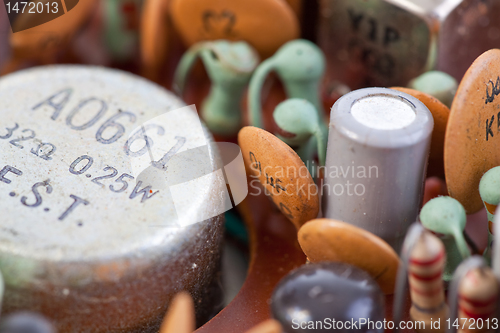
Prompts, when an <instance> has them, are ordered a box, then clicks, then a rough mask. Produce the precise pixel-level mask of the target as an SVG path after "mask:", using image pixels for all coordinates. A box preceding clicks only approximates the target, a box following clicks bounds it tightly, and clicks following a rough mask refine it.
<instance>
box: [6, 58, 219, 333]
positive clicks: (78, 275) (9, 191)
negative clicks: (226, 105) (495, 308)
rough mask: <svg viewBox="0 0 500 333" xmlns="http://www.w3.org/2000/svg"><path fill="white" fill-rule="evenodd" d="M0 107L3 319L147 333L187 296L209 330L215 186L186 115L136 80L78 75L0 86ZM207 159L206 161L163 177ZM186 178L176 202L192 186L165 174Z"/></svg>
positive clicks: (56, 70)
mask: <svg viewBox="0 0 500 333" xmlns="http://www.w3.org/2000/svg"><path fill="white" fill-rule="evenodd" d="M0 100H1V101H2V106H1V109H0V119H2V120H1V121H0V198H1V199H0V209H1V212H2V214H1V218H0V220H1V222H0V270H1V272H2V274H3V276H4V279H5V285H6V291H5V297H4V302H3V305H2V311H4V312H6V313H9V312H14V311H19V310H31V311H35V312H40V313H42V314H43V315H45V316H47V317H48V318H49V319H51V320H52V321H53V322H54V324H55V325H56V327H57V329H58V332H154V331H156V332H157V331H158V327H159V324H160V322H161V320H162V318H163V316H164V315H165V311H166V308H167V305H168V302H169V300H170V298H171V297H172V296H173V295H174V294H175V293H177V292H179V291H181V290H187V291H189V292H190V293H191V294H192V295H193V297H194V299H195V303H196V306H197V308H198V309H197V310H198V319H199V320H202V318H204V319H208V317H209V316H210V315H211V314H212V313H207V310H208V311H210V310H211V309H213V308H212V304H214V302H215V304H217V302H218V298H217V288H211V286H214V285H215V286H217V285H218V284H219V282H220V281H219V280H218V273H217V272H218V269H219V266H220V265H219V259H220V250H221V244H222V236H223V225H222V224H223V219H222V217H221V214H222V212H223V211H220V210H217V207H218V206H220V205H219V204H220V203H219V201H220V200H221V197H222V196H221V193H222V192H223V191H226V185H225V181H224V177H223V175H222V174H221V173H220V172H215V170H218V167H217V163H216V161H217V159H216V154H215V152H214V151H213V150H212V149H211V148H210V144H209V143H210V141H211V135H210V134H209V133H208V131H206V130H205V129H204V128H203V127H202V125H201V123H200V121H199V118H198V116H197V114H196V112H194V111H193V110H190V109H187V108H186V107H185V105H184V103H183V102H182V101H181V100H179V99H178V98H177V97H175V96H174V95H172V94H171V93H169V92H168V91H166V90H164V89H163V88H161V87H159V86H157V85H154V84H152V83H150V82H148V81H146V80H144V79H142V78H139V77H135V76H133V75H131V74H127V73H124V72H118V71H114V70H109V69H100V68H94V67H82V66H53V67H42V68H35V69H30V70H26V71H23V72H19V73H15V74H12V75H9V76H5V77H3V78H2V79H1V80H0ZM204 146H206V148H207V149H208V154H207V155H206V156H209V157H207V158H206V160H205V161H201V160H200V161H198V160H196V159H191V160H190V163H189V165H184V168H182V166H178V165H175V163H177V162H174V159H171V160H170V162H171V163H170V164H167V162H168V160H169V159H170V158H171V157H172V156H173V155H174V154H175V153H177V152H179V153H182V152H184V151H189V150H193V149H199V148H201V147H204ZM198 155H200V154H198ZM207 161H208V162H207ZM200 163H201V166H200V165H198V164H200ZM167 167H168V168H167ZM197 167H200V168H198V169H204V172H205V175H203V176H202V175H200V174H198V176H199V177H197V179H195V181H196V182H197V183H196V184H197V188H196V189H197V190H196V191H192V190H191V188H190V187H189V186H187V185H186V187H185V188H186V189H185V191H184V192H186V193H181V192H182V191H183V190H182V188H181V187H182V186H181V185H182V183H183V182H188V181H190V180H191V179H189V178H188V177H186V175H185V174H184V175H183V174H180V173H179V172H177V173H176V174H168V172H169V170H170V169H171V168H174V169H176V170H182V169H184V170H188V171H189V172H191V171H192V172H191V176H192V173H193V172H195V171H197ZM150 169H151V170H153V169H154V170H156V171H155V172H156V173H155V175H156V176H157V180H158V181H161V180H162V178H163V179H167V178H168V182H169V183H170V184H174V183H175V184H177V185H176V186H177V187H178V188H179V189H178V191H170V190H169V188H167V187H166V185H165V181H163V183H161V184H158V183H156V182H154V181H153V182H150V181H149V180H148V177H147V176H148V175H149V174H153V172H149V171H150ZM146 170H147V172H146ZM212 171H214V172H212ZM219 171H220V170H219ZM148 172H149V174H148ZM165 172H166V173H165ZM167 175H168V176H167ZM158 177H159V178H158ZM179 184H180V185H179ZM184 194H185V196H187V195H189V198H190V201H189V202H185V201H182V200H178V201H176V198H178V197H179V196H181V195H184ZM187 212H189V213H190V214H191V215H192V216H201V217H203V218H202V219H201V220H204V221H203V222H200V223H192V222H193V221H192V220H191V221H187V219H188V216H187V214H186V213H187ZM201 220H200V221H201ZM203 311H205V313H203Z"/></svg>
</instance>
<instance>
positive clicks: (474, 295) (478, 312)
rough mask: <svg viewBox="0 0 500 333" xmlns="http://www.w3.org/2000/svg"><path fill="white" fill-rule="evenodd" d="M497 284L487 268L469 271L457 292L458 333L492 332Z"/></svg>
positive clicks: (495, 325)
mask: <svg viewBox="0 0 500 333" xmlns="http://www.w3.org/2000/svg"><path fill="white" fill-rule="evenodd" d="M498 289H499V288H498V283H497V281H496V278H495V275H494V274H493V271H492V270H491V268H489V267H481V268H476V269H473V270H471V271H469V272H468V273H467V274H466V275H465V277H464V278H463V279H462V281H461V282H460V286H459V290H458V295H459V297H458V299H459V301H458V324H459V325H458V327H459V329H458V332H462V333H466V332H471V333H472V332H474V333H483V332H494V331H495V330H494V329H493V328H495V327H497V326H498V323H496V324H495V323H494V322H493V321H494V319H493V316H494V314H495V311H496V303H497V298H498Z"/></svg>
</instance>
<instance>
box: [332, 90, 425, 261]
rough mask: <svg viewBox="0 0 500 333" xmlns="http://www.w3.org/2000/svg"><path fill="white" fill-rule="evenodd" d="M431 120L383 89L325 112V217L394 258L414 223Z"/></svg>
mask: <svg viewBox="0 0 500 333" xmlns="http://www.w3.org/2000/svg"><path fill="white" fill-rule="evenodd" d="M433 126H434V120H433V118H432V115H431V113H430V112H429V110H428V109H427V108H426V107H425V105H424V104H423V103H421V102H420V101H418V100H417V99H416V98H414V97H412V96H410V95H408V94H405V93H401V92H398V91H394V90H391V89H386V88H367V89H360V90H356V91H353V92H351V93H349V94H347V95H344V96H343V97H342V98H340V99H339V100H338V101H337V102H336V103H335V105H334V106H333V108H332V110H331V117H330V126H329V127H330V129H329V136H328V149H327V157H326V166H325V172H324V174H325V184H324V186H323V196H324V197H323V198H324V211H325V217H327V218H332V219H337V220H342V221H345V222H348V223H352V224H354V225H356V226H358V227H361V228H363V229H366V230H368V231H370V232H372V233H374V234H375V235H377V236H379V237H381V238H382V239H384V240H385V241H387V242H388V243H389V244H390V245H391V246H392V247H393V248H394V249H395V250H396V251H397V252H398V251H399V249H400V247H401V244H402V241H403V237H404V235H405V233H406V230H407V229H408V227H409V225H410V224H411V223H413V222H415V221H416V220H417V215H418V211H419V208H420V204H421V200H422V194H423V192H422V191H423V184H424V179H425V173H426V167H427V158H428V155H429V146H430V138H431V134H432V129H433Z"/></svg>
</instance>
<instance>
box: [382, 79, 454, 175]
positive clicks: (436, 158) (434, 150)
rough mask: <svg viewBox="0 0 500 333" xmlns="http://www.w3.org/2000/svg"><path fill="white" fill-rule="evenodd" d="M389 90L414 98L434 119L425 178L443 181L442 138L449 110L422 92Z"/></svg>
mask: <svg viewBox="0 0 500 333" xmlns="http://www.w3.org/2000/svg"><path fill="white" fill-rule="evenodd" d="M391 89H394V90H398V91H401V92H404V93H407V94H408V95H411V96H413V97H415V98H416V99H418V100H420V101H421V102H422V103H424V104H425V106H427V108H428V109H429V111H430V112H431V113H432V117H433V118H434V129H433V130H432V138H431V151H430V154H429V165H428V166H427V177H432V176H437V177H440V178H443V179H444V157H443V154H444V136H445V132H446V124H447V123H448V116H449V114H450V109H448V107H447V106H446V105H444V104H443V103H441V102H440V101H439V100H438V99H437V98H435V97H433V96H431V95H429V94H426V93H424V92H421V91H418V90H415V89H410V88H403V87H393V88H391Z"/></svg>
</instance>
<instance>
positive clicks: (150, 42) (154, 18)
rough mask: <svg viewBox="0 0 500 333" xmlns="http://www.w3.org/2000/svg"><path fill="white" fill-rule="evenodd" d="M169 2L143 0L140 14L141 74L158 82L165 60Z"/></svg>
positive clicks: (163, 0) (167, 41)
mask: <svg viewBox="0 0 500 333" xmlns="http://www.w3.org/2000/svg"><path fill="white" fill-rule="evenodd" d="M168 4H169V0H145V1H144V4H143V9H142V14H141V28H140V48H141V50H140V51H141V63H142V74H143V75H144V76H145V77H147V78H148V79H150V80H153V81H155V82H157V81H158V80H159V74H160V73H159V71H160V69H161V67H162V65H163V63H164V62H165V59H166V58H167V51H168V46H169V40H168V35H169V28H170V22H169V21H170V18H169V16H168V12H167V6H168Z"/></svg>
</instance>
